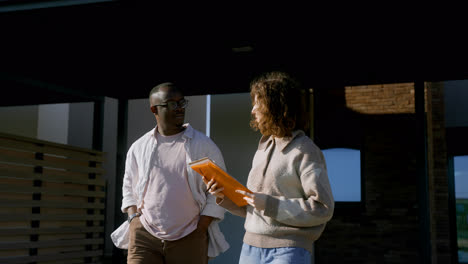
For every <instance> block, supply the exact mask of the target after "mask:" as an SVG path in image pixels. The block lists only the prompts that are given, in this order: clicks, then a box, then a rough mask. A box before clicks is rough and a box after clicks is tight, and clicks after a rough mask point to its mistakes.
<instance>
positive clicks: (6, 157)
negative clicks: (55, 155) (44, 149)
mask: <svg viewBox="0 0 468 264" xmlns="http://www.w3.org/2000/svg"><path fill="white" fill-rule="evenodd" d="M0 162H6V163H13V164H16V165H21V164H22V165H25V166H27V165H32V166H40V167H50V168H60V169H67V170H71V171H76V172H84V173H104V170H103V169H102V168H93V167H86V166H79V165H73V164H69V162H67V161H65V160H61V161H60V160H58V159H56V160H54V161H46V160H37V159H35V158H34V156H33V154H28V153H20V152H14V151H11V150H1V149H0Z"/></svg>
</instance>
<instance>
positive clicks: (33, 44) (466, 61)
mask: <svg viewBox="0 0 468 264" xmlns="http://www.w3.org/2000/svg"><path fill="white" fill-rule="evenodd" d="M19 2H28V1H0V8H5V7H8V6H11V5H13V3H16V4H17V3H19ZM29 2H31V1H29ZM36 2H37V1H36ZM43 2H47V1H43ZM54 2H60V1H54ZM63 2H65V1H63ZM75 2H76V1H75ZM148 2H149V1H148ZM365 14H367V15H365ZM371 14H372V13H371ZM414 14H415V13H413V12H408V13H406V14H396V13H391V14H389V15H384V14H382V13H375V14H374V15H368V13H366V12H362V11H361V12H358V11H356V12H355V11H352V10H346V11H345V12H342V13H339V12H334V15H333V16H330V15H326V16H325V15H323V14H322V10H321V9H318V10H317V9H313V8H305V7H300V6H293V5H292V4H290V5H288V6H285V5H284V6H277V8H275V10H270V9H266V8H265V7H262V6H255V7H254V6H252V5H251V4H250V5H247V4H246V5H242V4H241V3H240V2H238V3H237V4H236V5H232V6H224V7H217V6H213V5H207V4H206V6H203V5H202V4H199V3H197V5H193V6H190V5H188V4H180V6H177V4H175V5H173V6H171V7H169V6H165V5H162V4H151V5H150V4H147V3H142V2H138V1H104V2H100V3H90V4H81V5H69V6H63V7H49V8H39V9H30V10H22V11H10V12H0V29H1V33H0V34H1V35H0V36H1V41H0V47H1V59H0V87H1V89H2V92H3V96H1V100H0V103H1V105H3V106H6V105H25V104H41V103H59V102H75V101H90V100H94V99H96V98H99V97H102V96H109V97H114V98H119V99H132V98H144V97H146V96H147V94H148V91H149V90H150V89H151V88H152V87H153V86H155V85H156V84H158V83H160V82H164V81H174V82H176V83H178V84H179V85H181V86H183V87H184V88H185V90H186V94H187V95H199V94H208V93H210V94H221V93H235V92H247V91H248V89H249V87H248V83H249V81H250V80H251V79H252V77H254V76H255V75H256V74H258V73H260V72H262V71H266V70H274V69H280V70H287V71H290V72H292V73H294V74H295V75H297V76H298V77H299V78H300V79H301V80H302V81H303V82H304V83H305V84H306V85H308V86H309V87H314V88H317V89H318V88H326V87H333V86H343V85H358V84H373V83H394V82H405V81H414V80H423V81H438V80H458V79H468V50H467V48H466V47H467V46H466V44H467V42H466V40H464V34H465V31H466V30H464V29H465V26H466V24H457V26H452V25H450V26H448V23H447V19H445V20H444V22H443V23H442V22H440V21H439V20H436V19H435V18H437V15H436V14H433V15H432V16H427V17H426V18H425V20H420V19H416V16H414ZM364 15H365V16H364ZM455 18H456V17H452V18H449V19H452V20H453V22H454V23H455V22H457V23H459V21H455V20H456V19H455ZM413 19H414V20H416V22H415V23H413V22H411V23H410V21H413ZM451 22H452V21H451Z"/></svg>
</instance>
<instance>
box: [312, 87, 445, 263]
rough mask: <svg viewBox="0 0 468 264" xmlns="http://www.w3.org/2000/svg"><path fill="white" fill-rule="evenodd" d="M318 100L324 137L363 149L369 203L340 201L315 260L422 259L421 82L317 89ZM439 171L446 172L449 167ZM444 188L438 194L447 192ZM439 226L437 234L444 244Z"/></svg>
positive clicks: (319, 133)
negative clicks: (417, 94)
mask: <svg viewBox="0 0 468 264" xmlns="http://www.w3.org/2000/svg"><path fill="white" fill-rule="evenodd" d="M438 96H439V95H438V94H433V98H434V100H436V99H437V98H438ZM438 102H442V100H440V101H438ZM315 105H316V112H315V131H316V132H315V138H314V140H315V141H316V143H317V145H318V146H319V147H320V148H322V149H324V148H329V147H348V148H357V149H360V150H361V154H362V156H361V159H362V163H361V165H362V167H361V172H362V181H363V182H362V190H363V195H362V203H356V204H343V203H337V204H336V210H335V214H334V217H333V219H332V220H331V221H330V223H329V224H328V225H327V227H326V229H325V231H324V233H323V236H322V237H321V238H320V239H319V240H318V241H317V242H316V263H420V261H421V258H420V245H421V243H420V241H419V240H420V239H421V236H420V229H419V226H420V225H419V220H420V219H419V217H420V216H419V215H420V212H419V196H418V195H419V194H418V192H419V187H418V183H419V181H418V171H417V169H418V168H417V163H416V157H417V154H418V151H420V150H418V149H417V140H416V137H417V136H418V134H417V132H416V131H417V130H416V129H417V128H416V123H417V122H416V117H415V100H414V84H413V83H400V84H384V85H369V86H354V87H345V88H331V89H330V88H327V89H323V90H320V89H317V90H316V91H315ZM440 117H441V118H442V117H443V115H441V116H440ZM441 128H443V126H441ZM440 140H443V138H440ZM438 143H440V142H438ZM443 159H444V157H443V156H442V157H440V158H439V159H438V160H439V161H440V162H442V160H443ZM439 173H440V174H441V177H440V179H443V178H444V177H446V176H443V175H442V174H443V168H440V171H439ZM437 179H438V178H437ZM444 188H445V186H443V185H442V186H440V188H438V189H437V197H445V195H446V194H447V190H446V189H444ZM443 199H444V198H443ZM443 199H442V200H443ZM434 201H435V200H434ZM437 201H438V200H437ZM433 204H434V203H432V204H431V205H433ZM443 206H444V205H441V207H443ZM441 212H442V214H443V213H445V212H444V211H441ZM438 217H440V218H441V220H443V216H442V215H440V216H438ZM434 225H437V223H434V222H433V227H431V230H432V229H434V230H438V228H437V227H435V226H434ZM440 231H441V232H440V233H439V234H438V235H437V236H436V237H438V238H436V239H439V240H440V241H441V243H440V244H438V245H440V246H443V247H445V246H446V244H445V241H444V242H442V240H441V239H442V237H443V236H445V235H447V233H446V230H445V229H441V230H440ZM438 248H439V246H436V245H434V250H436V252H438ZM441 256H442V255H441ZM444 256H445V255H444ZM444 260H446V258H444ZM437 263H446V262H437ZM447 263H449V262H447Z"/></svg>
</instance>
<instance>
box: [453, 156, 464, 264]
mask: <svg viewBox="0 0 468 264" xmlns="http://www.w3.org/2000/svg"><path fill="white" fill-rule="evenodd" d="M453 169H454V173H455V199H456V215H457V244H458V261H459V263H468V156H455V157H454V158H453Z"/></svg>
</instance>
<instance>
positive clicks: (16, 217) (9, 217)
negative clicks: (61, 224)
mask: <svg viewBox="0 0 468 264" xmlns="http://www.w3.org/2000/svg"><path fill="white" fill-rule="evenodd" d="M24 220H32V221H34V220H38V221H40V220H57V221H58V220H62V221H63V220H66V221H73V220H104V215H83V214H54V215H51V214H47V215H43V214H24V213H23V214H3V213H2V214H0V222H6V221H24Z"/></svg>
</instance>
